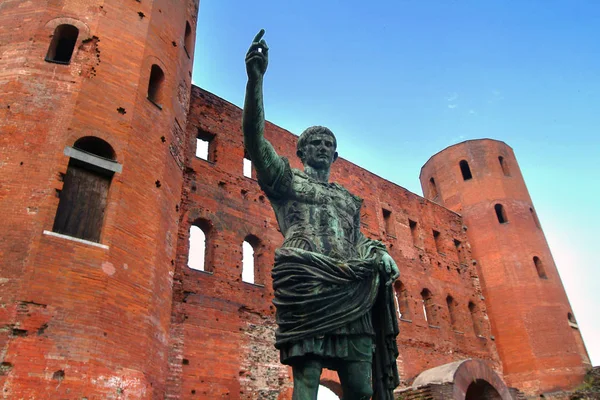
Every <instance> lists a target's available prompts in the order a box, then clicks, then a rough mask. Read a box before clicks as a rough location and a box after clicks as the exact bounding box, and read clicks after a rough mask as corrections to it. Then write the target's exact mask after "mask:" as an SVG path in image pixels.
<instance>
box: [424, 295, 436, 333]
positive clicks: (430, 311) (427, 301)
mask: <svg viewBox="0 0 600 400" xmlns="http://www.w3.org/2000/svg"><path fill="white" fill-rule="evenodd" d="M421 300H422V302H423V316H424V317H425V321H427V323H428V324H429V325H433V326H437V315H436V310H435V304H434V302H433V295H432V294H431V292H430V291H429V289H423V290H422V291H421Z"/></svg>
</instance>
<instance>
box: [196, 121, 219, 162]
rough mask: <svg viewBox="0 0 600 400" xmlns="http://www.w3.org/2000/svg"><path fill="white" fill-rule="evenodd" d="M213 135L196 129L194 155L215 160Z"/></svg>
mask: <svg viewBox="0 0 600 400" xmlns="http://www.w3.org/2000/svg"><path fill="white" fill-rule="evenodd" d="M214 138H215V135H213V134H211V133H208V132H205V131H203V130H201V129H198V135H197V136H196V157H198V158H201V159H203V160H206V161H210V162H215V143H214Z"/></svg>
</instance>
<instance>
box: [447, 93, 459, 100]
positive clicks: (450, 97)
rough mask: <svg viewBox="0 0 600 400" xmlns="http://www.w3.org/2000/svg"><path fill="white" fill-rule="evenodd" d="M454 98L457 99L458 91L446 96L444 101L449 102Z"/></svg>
mask: <svg viewBox="0 0 600 400" xmlns="http://www.w3.org/2000/svg"><path fill="white" fill-rule="evenodd" d="M456 99H458V93H456V92H454V93H452V94H451V95H450V96H448V97H446V101H450V102H453V101H454V100H456Z"/></svg>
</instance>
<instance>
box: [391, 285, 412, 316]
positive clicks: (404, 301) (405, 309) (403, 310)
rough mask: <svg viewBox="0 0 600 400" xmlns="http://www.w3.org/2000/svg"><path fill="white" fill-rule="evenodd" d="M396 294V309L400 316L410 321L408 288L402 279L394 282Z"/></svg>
mask: <svg viewBox="0 0 600 400" xmlns="http://www.w3.org/2000/svg"><path fill="white" fill-rule="evenodd" d="M394 296H395V297H396V311H397V312H398V318H400V319H403V320H407V321H410V319H411V315H410V308H409V306H408V290H406V287H405V286H404V284H403V283H402V282H400V281H396V282H395V283H394Z"/></svg>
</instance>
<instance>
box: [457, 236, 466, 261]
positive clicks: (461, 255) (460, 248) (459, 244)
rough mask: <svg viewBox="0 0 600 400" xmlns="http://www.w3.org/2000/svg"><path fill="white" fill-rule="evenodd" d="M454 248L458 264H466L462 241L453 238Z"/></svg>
mask: <svg viewBox="0 0 600 400" xmlns="http://www.w3.org/2000/svg"><path fill="white" fill-rule="evenodd" d="M454 248H455V249H456V255H457V258H458V262H459V264H466V263H467V260H466V258H465V249H464V246H463V244H462V242H461V241H460V240H456V239H454Z"/></svg>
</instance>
